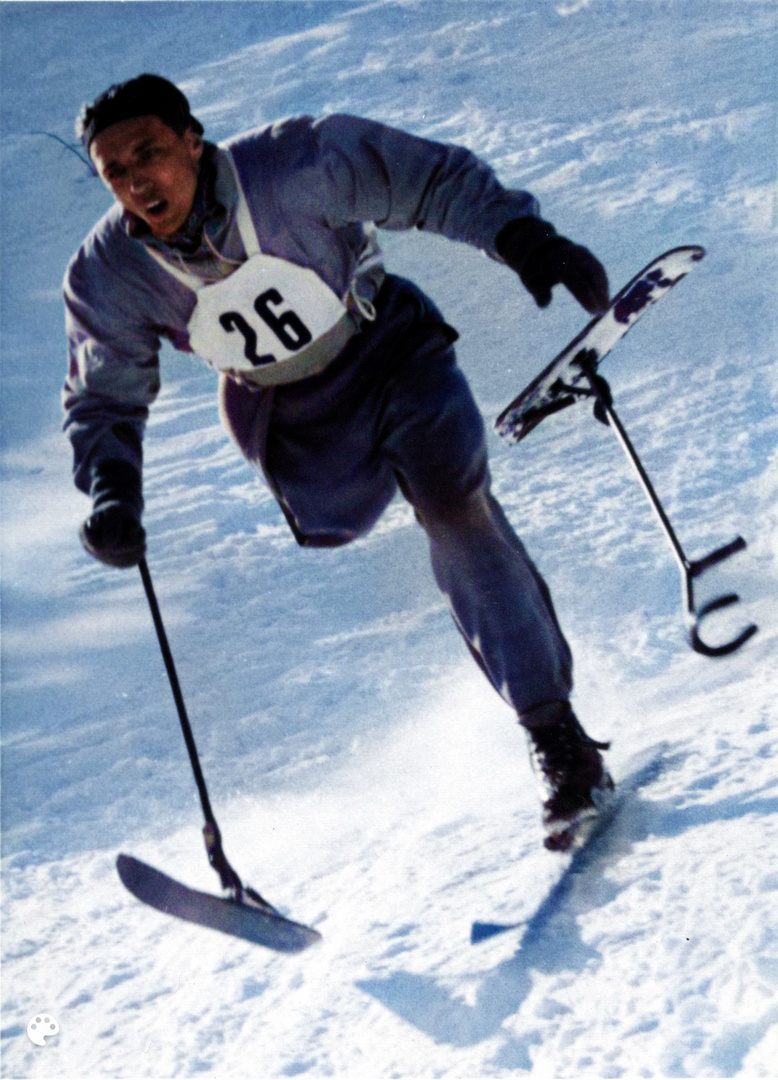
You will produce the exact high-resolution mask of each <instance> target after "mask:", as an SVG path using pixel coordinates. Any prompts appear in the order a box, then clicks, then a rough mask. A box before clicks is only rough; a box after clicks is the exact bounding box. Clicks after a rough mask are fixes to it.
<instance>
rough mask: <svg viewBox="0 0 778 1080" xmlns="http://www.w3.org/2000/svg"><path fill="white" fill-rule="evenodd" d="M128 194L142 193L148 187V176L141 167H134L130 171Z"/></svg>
mask: <svg viewBox="0 0 778 1080" xmlns="http://www.w3.org/2000/svg"><path fill="white" fill-rule="evenodd" d="M129 180H130V185H129V186H130V194H132V195H143V194H144V192H145V191H147V190H148V187H149V178H148V176H146V174H145V173H144V172H143V171H142V170H141V169H134V170H133V171H132V172H131V173H130V177H129Z"/></svg>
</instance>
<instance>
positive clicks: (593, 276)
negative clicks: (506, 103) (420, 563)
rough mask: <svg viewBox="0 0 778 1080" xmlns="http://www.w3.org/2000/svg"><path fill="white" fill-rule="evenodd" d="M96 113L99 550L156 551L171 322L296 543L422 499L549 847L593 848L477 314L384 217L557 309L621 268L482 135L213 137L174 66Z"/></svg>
mask: <svg viewBox="0 0 778 1080" xmlns="http://www.w3.org/2000/svg"><path fill="white" fill-rule="evenodd" d="M78 131H79V135H80V137H81V138H82V140H83V144H84V146H85V148H86V150H87V152H88V153H89V155H90V158H91V161H92V162H93V164H94V166H95V168H96V170H97V172H98V173H99V175H100V176H101V178H102V179H103V181H104V182H105V184H106V185H107V187H108V188H109V190H110V191H111V192H112V193H113V195H114V196H115V198H116V204H115V205H114V206H113V207H112V208H111V209H110V210H109V211H108V213H107V214H106V215H105V216H104V217H103V218H102V219H101V220H100V221H99V222H98V223H97V225H96V226H95V227H94V229H93V230H92V232H91V233H90V234H89V236H88V237H87V239H86V240H85V241H84V243H83V244H82V246H81V248H80V249H79V251H78V252H77V253H76V255H75V256H74V258H73V259H72V260H71V263H70V265H69V267H68V271H67V275H66V278H65V285H64V290H65V305H66V313H67V330H68V338H69V347H70V352H69V372H68V376H67V380H66V383H65V389H64V398H63V400H64V407H65V411H66V420H65V430H66V431H67V433H68V435H69V438H70V440H71V443H72V445H73V451H74V478H75V483H76V485H77V486H78V487H79V488H80V489H81V490H82V491H84V492H86V493H87V494H88V495H90V496H91V498H92V501H93V508H92V513H91V515H90V516H89V518H88V519H87V520H86V522H85V523H84V525H83V527H82V529H81V533H80V535H81V539H82V542H83V544H84V546H85V548H86V550H87V551H88V552H89V553H90V554H91V555H93V556H95V557H96V558H97V559H100V560H102V561H103V562H104V563H107V564H108V565H111V566H118V567H128V566H133V565H136V564H137V563H138V561H139V560H140V559H141V557H142V556H143V553H144V550H145V533H144V530H143V526H142V524H141V512H142V509H143V498H142V486H141V467H142V452H141V439H142V434H143V428H144V424H145V421H146V418H147V415H148V408H149V405H150V404H151V403H152V401H153V400H154V398H155V396H156V394H157V392H158V390H159V365H158V358H157V354H158V350H159V345H160V338H161V337H166V338H168V339H169V340H170V341H171V342H172V343H173V344H174V345H175V346H176V347H177V348H180V349H184V350H190V351H194V352H196V353H198V354H199V355H200V356H202V357H203V358H204V359H205V360H206V362H207V363H208V364H209V365H210V366H212V367H213V368H215V369H216V370H217V371H218V372H219V398H220V410H221V415H222V419H223V421H224V424H225V426H226V428H227V430H228V431H229V432H230V434H231V435H232V437H233V438H234V439H235V441H236V442H237V444H238V446H239V447H240V449H241V451H242V452H243V454H244V455H245V456H246V458H247V459H248V460H249V461H250V462H251V463H252V464H253V465H255V466H256V467H257V468H258V469H260V470H261V471H262V473H263V474H264V476H265V479H266V481H267V483H268V484H269V486H270V488H271V490H272V491H273V493H274V495H275V497H276V499H277V500H278V503H279V505H280V506H281V509H282V510H283V512H284V514H285V516H286V518H287V521H288V522H289V525H290V527H291V529H292V531H293V532H294V535H295V537H296V539H297V540H298V542H299V543H300V544H302V545H309V546H333V545H338V544H345V543H347V542H348V541H350V540H352V539H354V538H355V537H357V536H360V535H364V533H366V532H367V531H368V530H369V529H370V528H371V527H372V526H373V525H374V524H375V522H376V521H377V520H378V518H379V517H380V515H381V514H382V513H383V511H384V510H385V508H386V507H387V505H388V504H389V502H390V500H391V499H392V498H393V497H394V495H395V493H396V491H397V489H398V488H399V490H400V491H401V492H402V494H403V495H404V496H405V498H406V499H408V500H409V501H410V502H411V504H412V505H413V507H414V510H415V512H416V516H417V518H418V520H419V522H420V523H421V525H422V527H423V528H424V529H425V531H426V533H427V535H428V538H429V542H430V552H431V558H432V566H433V571H434V574H435V577H436V580H437V582H438V584H439V586H440V588H441V590H442V591H443V592H444V594H445V595H446V597H447V599H448V601H449V604H450V606H451V609H452V613H453V616H454V619H455V622H456V624H457V627H458V629H459V630H460V632H461V633H462V636H463V637H464V639H465V641H466V642H467V645H468V647H469V649H470V651H471V652H472V654H473V656H474V658H475V660H476V661H477V662H478V664H479V665H480V666H481V668H482V669H483V671H484V672H485V674H486V675H487V677H488V678H489V679H490V681H491V683H492V685H493V686H494V687H495V689H496V690H497V691H498V692H499V693H500V694H501V695H502V696H503V698H504V699H505V700H506V701H507V702H509V704H510V705H511V706H512V707H513V708H514V709H515V710H516V712H517V713H518V717H519V721H520V723H521V725H522V726H523V727H524V728H525V730H526V731H527V733H528V736H529V740H530V746H531V752H532V756H533V763H534V765H535V767H536V770H537V772H538V775H539V777H540V780H541V783H542V785H543V791H544V808H543V820H544V824H545V829H546V839H545V844H546V846H547V847H549V848H550V849H552V850H567V849H569V848H571V847H573V846H575V845H576V844H577V843H579V842H580V841H581V839H582V837H584V836H585V834H586V832H587V830H589V829H590V827H591V825H592V823H593V821H594V819H595V818H596V816H597V813H598V811H599V808H600V807H601V805H602V804H603V802H605V801H607V799H608V798H609V796H610V793H611V791H612V789H613V783H612V781H611V778H610V776H609V775H608V773H607V771H606V770H605V767H604V765H603V762H602V758H601V756H600V753H599V751H600V750H603V749H607V744H602V743H596V742H595V741H594V740H592V739H590V738H589V737H588V736H587V735H586V734H585V732H584V730H583V728H582V727H581V725H580V724H579V722H578V720H577V719H576V717H575V715H574V714H573V712H572V710H571V708H570V704H569V701H568V699H569V695H570V691H571V687H572V677H571V669H572V659H571V655H570V650H569V647H568V645H567V643H566V641H565V639H564V637H563V635H562V632H561V630H560V628H559V625H558V623H557V619H556V616H555V614H554V610H553V607H552V603H551V597H550V594H549V591H548V589H547V587H546V585H545V583H544V582H543V580H542V579H541V577H540V575H539V574H538V572H537V570H536V569H535V567H534V566H533V564H532V563H531V561H530V560H529V558H528V556H527V554H526V552H525V550H524V547H523V546H522V544H521V542H520V541H519V539H518V537H517V536H516V535H515V533H514V532H513V530H512V529H511V526H510V525H509V523H508V521H507V519H506V517H505V515H504V513H503V511H502V509H501V508H500V506H499V505H498V503H497V502H496V500H495V499H494V497H493V496H492V494H491V493H490V481H489V471H488V465H487V455H486V448H485V439H484V428H483V422H482V420H481V417H480V414H479V412H478V410H477V407H476V405H475V403H474V401H473V398H472V395H471V393H470V390H469V388H468V386H467V383H466V382H465V380H464V377H463V375H462V374H461V372H460V371H459V369H458V367H457V364H456V359H455V356H454V351H453V348H452V345H453V342H454V341H455V340H456V338H457V333H456V331H455V330H453V329H452V328H451V327H450V326H449V325H447V324H446V323H445V322H444V320H443V318H442V316H441V315H440V313H439V312H438V310H437V309H436V307H435V305H434V304H433V303H432V302H431V301H430V300H429V298H428V297H426V296H425V295H424V294H423V293H422V292H421V291H420V290H419V289H418V288H417V287H416V286H414V285H413V284H412V283H411V282H409V281H405V280H403V279H401V278H398V277H395V276H393V275H391V274H389V273H387V272H386V271H385V269H384V267H383V264H382V260H381V254H380V250H379V247H378V244H377V242H376V235H375V232H376V229H375V226H378V227H383V228H388V229H411V228H417V229H425V230H428V231H430V232H436V233H440V234H442V235H444V236H446V237H448V238H450V239H452V240H460V241H464V242H466V243H469V244H471V245H473V246H475V247H477V248H479V249H481V250H482V251H484V252H486V253H487V254H488V255H490V256H491V257H492V258H494V259H496V260H498V261H500V262H502V263H504V264H506V265H507V267H508V268H510V269H511V270H513V271H514V272H515V273H516V274H518V276H519V278H520V280H521V282H522V283H523V285H524V286H525V287H526V288H527V289H528V290H529V292H530V293H531V294H532V296H533V297H534V299H535V300H536V302H537V303H538V304H539V305H540V306H541V307H545V306H547V305H548V304H549V303H550V301H551V295H552V288H553V287H554V286H555V285H558V284H564V285H565V286H566V287H567V288H568V289H569V290H570V291H571V293H572V294H573V296H574V297H575V298H576V299H577V300H578V301H579V302H580V303H581V304H582V305H583V307H584V308H585V309H586V310H587V311H589V312H591V313H595V312H598V311H600V310H603V309H604V308H605V307H606V306H607V304H608V282H607V277H606V274H605V271H604V270H603V268H602V266H601V265H600V263H599V262H598V261H597V259H596V258H595V257H594V256H593V255H592V254H591V253H590V252H589V251H587V249H586V248H583V247H581V246H579V245H576V244H573V243H572V242H571V241H569V240H567V239H565V238H564V237H561V236H558V235H557V233H556V231H555V229H554V228H553V226H552V225H550V224H549V223H548V222H546V221H544V220H542V219H541V218H540V217H539V216H538V204H537V202H536V201H535V199H534V198H533V197H532V196H531V195H530V194H528V193H527V192H523V191H510V190H506V189H505V188H503V187H502V186H501V185H500V184H499V183H498V181H497V179H496V177H495V176H494V174H493V172H492V170H491V169H490V168H489V167H488V166H487V165H486V164H485V163H484V162H482V161H480V160H479V159H478V158H476V157H475V156H474V155H473V154H471V153H470V152H469V151H467V150H465V149H463V148H461V147H455V146H446V145H442V144H438V143H434V142H430V141H427V140H423V139H419V138H415V137H413V136H411V135H408V134H406V133H404V132H400V131H397V130H395V129H392V128H388V127H385V126H383V125H381V124H378V123H374V122H371V121H367V120H362V119H358V118H356V117H353V116H340V115H336V116H329V117H325V118H323V119H320V120H312V119H311V118H309V117H299V118H294V119H289V120H285V121H282V122H279V123H277V124H272V125H268V126H267V127H263V128H260V129H259V130H256V131H251V132H248V133H245V134H242V135H239V136H237V137H236V138H234V139H231V140H230V141H229V142H228V143H227V144H225V145H223V146H218V147H217V146H215V145H213V144H211V143H208V142H204V141H203V139H202V134H203V128H202V125H201V124H200V123H199V122H198V121H197V120H196V119H195V118H194V117H193V116H192V115H191V113H190V110H189V103H188V101H187V99H186V98H185V97H184V95H183V94H182V93H181V92H180V91H179V90H178V89H177V88H176V87H175V86H174V85H173V84H172V83H169V82H168V81H167V80H165V79H162V78H160V77H158V76H153V75H141V76H139V77H138V78H136V79H132V80H129V81H128V82H126V83H122V84H119V85H116V86H113V87H111V88H109V89H108V90H107V91H105V93H103V94H101V95H100V96H99V97H98V98H97V99H96V100H95V101H94V103H93V104H92V105H89V106H85V107H84V109H83V111H82V114H81V117H80V120H79V127H78ZM508 287H510V281H509V280H506V288H508Z"/></svg>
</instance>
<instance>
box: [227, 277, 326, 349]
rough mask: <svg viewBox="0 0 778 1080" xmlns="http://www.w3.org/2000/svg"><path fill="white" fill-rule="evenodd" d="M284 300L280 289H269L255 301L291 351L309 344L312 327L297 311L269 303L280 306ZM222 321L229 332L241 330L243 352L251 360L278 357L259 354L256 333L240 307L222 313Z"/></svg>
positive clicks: (274, 331)
mask: <svg viewBox="0 0 778 1080" xmlns="http://www.w3.org/2000/svg"><path fill="white" fill-rule="evenodd" d="M283 302H284V298H283V297H282V296H281V294H280V292H279V291H278V289H266V290H265V292H263V293H260V294H259V296H258V297H257V298H256V300H255V301H254V310H255V311H256V313H257V315H259V317H260V319H261V320H262V321H263V323H264V324H265V325H266V326H267V327H268V329H270V330H271V331H272V332H273V333H274V334H275V336H276V337H277V338H278V340H279V341H280V342H281V344H282V345H284V346H285V347H286V348H287V349H288V350H289V351H290V352H297V351H298V349H302V348H303V346H304V345H309V344H310V343H311V341H312V340H313V338H312V336H311V332H310V330H309V329H308V327H307V326H306V325H305V323H304V322H303V321H302V319H301V318H300V316H299V315H298V314H297V313H296V312H295V311H292V310H291V309H290V310H289V311H280V312H279V311H274V310H273V309H272V307H271V306H270V305H271V304H274V305H276V306H278V305H279V304H283ZM219 322H220V324H221V325H222V327H223V328H224V329H225V330H226V331H227V332H228V333H232V331H233V330H238V331H239V332H240V334H241V335H242V337H243V341H244V348H243V354H244V356H245V357H246V359H247V360H250V361H251V363H252V364H254V365H258V364H268V363H272V362H273V361H274V360H275V357H274V356H272V355H265V356H260V355H259V354H258V353H257V344H258V342H257V335H256V333H255V331H254V329H253V328H252V327H251V326H250V325H249V323H248V322H247V321H246V320H245V319H244V318H243V316H242V315H241V313H240V312H239V311H226V312H225V313H224V314H223V315H220V316H219Z"/></svg>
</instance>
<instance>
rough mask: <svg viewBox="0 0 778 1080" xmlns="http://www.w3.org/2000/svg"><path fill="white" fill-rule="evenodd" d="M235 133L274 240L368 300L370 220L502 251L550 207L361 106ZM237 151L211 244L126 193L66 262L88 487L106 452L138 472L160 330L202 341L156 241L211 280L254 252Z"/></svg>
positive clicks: (372, 268) (372, 285) (373, 277)
mask: <svg viewBox="0 0 778 1080" xmlns="http://www.w3.org/2000/svg"><path fill="white" fill-rule="evenodd" d="M224 145H225V147H226V148H227V149H228V150H229V152H230V154H231V155H232V159H233V162H234V164H235V166H236V169H237V173H238V176H239V178H240V183H241V187H242V188H243V191H244V193H245V195H246V199H247V202H248V204H249V209H250V212H251V216H252V219H253V221H254V226H255V228H256V231H257V236H258V239H259V243H260V246H261V248H262V250H263V251H264V252H266V253H267V254H269V255H275V256H278V257H280V258H284V259H288V260H290V261H291V262H294V263H297V264H298V265H302V266H305V267H310V268H311V269H313V270H315V271H316V273H317V274H318V275H319V276H320V277H321V278H322V279H323V280H324V281H325V282H326V283H327V284H328V285H329V286H330V287H331V288H332V289H333V290H334V291H335V292H336V293H337V294H338V295H339V296H344V297H345V296H346V295H347V294H350V296H351V297H352V299H354V300H355V301H356V303H357V304H359V303H360V302H361V301H370V300H372V299H373V298H374V296H375V293H376V291H377V288H378V286H379V284H380V279H381V273H380V271H379V272H377V269H376V268H377V262H378V260H377V259H376V257H375V256H376V253H377V250H378V249H377V245H376V242H375V239H374V236H373V230H371V229H370V228H369V227H366V226H370V225H371V224H372V223H374V224H375V225H377V226H378V227H379V228H383V229H410V228H414V227H415V228H418V229H424V230H426V231H429V232H434V233H440V234H441V235H443V236H446V237H448V238H449V239H451V240H460V241H463V242H464V243H467V244H470V245H472V246H473V247H476V248H479V249H480V250H482V251H484V252H486V253H487V254H488V255H490V256H491V257H492V258H495V259H498V260H499V255H498V254H497V252H496V251H495V248H494V241H495V238H496V236H497V234H498V233H499V231H500V229H501V228H502V227H503V226H504V225H505V224H506V223H507V222H508V221H511V220H513V219H515V218H518V217H522V216H526V215H533V216H536V215H537V214H538V205H537V202H536V201H535V199H534V198H533V197H532V196H531V195H530V194H528V193H527V192H524V191H510V190H507V189H505V188H503V187H502V186H501V185H500V183H499V182H498V180H497V179H496V177H495V175H494V173H493V171H492V170H491V168H489V166H488V165H486V164H485V163H484V162H483V161H481V160H479V159H478V158H477V157H475V155H473V154H472V153H471V152H470V151H468V150H465V149H464V148H462V147H456V146H448V145H444V144H440V143H435V142H430V141H428V140H425V139H420V138H417V137H415V136H412V135H409V134H407V133H405V132H402V131H398V130H397V129H394V128H390V127H386V126H385V125H382V124H379V123H375V122H373V121H369V120H363V119H359V118H356V117H353V116H345V115H334V116H328V117H325V118H323V119H320V120H314V119H312V118H311V117H299V118H294V119H289V120H284V121H280V122H278V123H276V124H271V125H268V126H266V127H263V128H260V129H258V130H256V131H250V132H248V133H246V134H243V135H239V136H237V137H235V138H234V139H231V140H230V141H229V142H228V143H226V144H224ZM225 152H226V151H225V149H216V148H211V155H212V161H213V162H214V163H215V183H214V184H213V189H212V191H211V192H210V194H209V196H208V198H209V199H210V201H211V202H212V203H214V204H215V206H216V208H217V210H218V211H219V212H218V213H212V210H213V207H210V206H206V207H205V211H206V221H205V225H204V226H203V229H204V231H205V232H206V233H207V239H208V240H210V245H208V247H207V248H206V247H201V248H200V249H199V250H192V249H191V247H182V245H181V244H179V243H170V244H163V243H161V242H159V241H154V240H153V238H152V237H151V236H150V235H144V234H143V232H142V230H141V231H140V234H139V230H138V228H137V223H133V220H132V219H131V218H130V217H129V215H127V214H126V213H125V212H124V211H123V210H122V208H121V206H119V205H118V204H115V205H114V206H113V207H112V208H111V209H110V210H109V211H108V213H107V214H105V215H104V217H103V218H102V219H101V220H100V221H99V222H98V223H97V224H96V225H95V227H94V228H93V229H92V231H91V232H90V233H89V235H88V236H87V238H86V239H85V241H84V242H83V244H82V245H81V247H80V248H79V250H78V251H77V252H76V254H75V255H74V257H73V258H72V259H71V261H70V264H69V265H68V269H67V273H66V275H65V281H64V296H65V309H66V327H67V335H68V361H69V364H68V374H67V378H66V381H65V386H64V390H63V405H64V409H65V424H64V428H65V431H66V432H67V435H68V437H69V438H70V441H71V443H72V445H73V453H74V480H75V483H76V486H77V487H79V488H80V489H81V490H82V491H85V492H87V493H89V492H90V489H91V485H92V477H93V475H94V470H95V467H96V466H97V465H98V464H99V463H100V462H103V461H107V460H120V461H124V462H126V463H128V464H130V465H132V466H134V467H135V468H137V469H138V470H139V471H140V468H141V460H142V455H141V440H142V436H143V429H144V426H145V422H146V419H147V417H148V409H149V406H150V405H151V403H152V402H153V401H154V399H155V397H156V395H157V393H158V391H159V385H160V382H159V360H158V352H159V348H160V344H161V339H162V338H166V339H167V340H169V341H170V342H171V343H172V344H173V345H174V346H175V347H176V348H177V349H182V350H188V351H191V348H190V346H189V341H188V336H187V329H186V328H187V323H188V321H189V318H190V316H191V314H192V311H193V310H194V306H195V303H196V298H195V294H194V293H193V292H192V290H191V289H189V288H187V287H186V286H185V285H183V284H182V283H181V282H179V281H177V280H176V279H175V278H173V277H172V276H171V275H170V274H168V273H167V271H166V270H164V269H163V268H162V267H160V266H159V265H158V264H157V262H155V260H154V259H153V258H152V257H151V256H150V255H149V253H148V251H147V250H146V245H147V244H148V243H151V244H153V245H154V246H155V247H156V248H157V250H158V251H160V252H161V253H162V254H163V255H164V256H165V257H166V258H169V259H170V260H171V261H175V260H178V261H179V262H181V263H183V265H185V266H186V267H187V269H190V270H193V271H194V272H195V273H196V274H197V275H198V276H199V277H200V278H201V279H202V280H205V281H209V280H215V279H218V278H219V277H220V276H224V274H225V273H228V272H229V269H230V268H231V267H232V266H234V265H235V260H242V259H244V258H245V251H244V250H243V246H242V243H241V240H240V236H239V234H238V231H237V226H236V223H235V209H236V205H237V192H236V190H235V184H234V179H233V178H232V170H231V169H230V168H229V166H228V165H227V167H225V163H224V160H223V155H224V154H225ZM209 215H210V216H209ZM214 249H215V251H216V253H217V254H216V255H214V253H213V251H214ZM230 260H232V261H230Z"/></svg>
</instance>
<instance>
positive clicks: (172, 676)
mask: <svg viewBox="0 0 778 1080" xmlns="http://www.w3.org/2000/svg"><path fill="white" fill-rule="evenodd" d="M138 569H139V570H140V576H141V578H142V580H143V588H144V589H145V592H146V599H147V600H148V602H149V608H150V610H151V617H152V619H153V621H154V629H155V630H156V632H157V639H158V641H159V647H160V650H161V651H162V659H163V660H164V662H165V669H166V671H167V675H168V680H169V681H170V689H171V690H172V691H173V700H174V701H175V703H176V710H177V712H178V719H179V721H180V722H181V730H182V732H183V735H184V742H185V743H186V749H187V751H188V753H189V761H190V762H191V765H192V772H193V773H194V778H195V783H196V784H197V790H198V792H199V795H200V802H201V804H202V808H203V816H204V817H205V825H204V826H203V836H204V838H205V849H206V851H207V852H208V861H209V863H210V864H211V866H212V867H213V868H214V870H215V871H216V873H217V874H218V875H219V877H220V878H221V883H222V888H223V889H225V890H227V891H229V892H230V893H231V894H232V897H233V899H235V900H240V898H241V896H242V894H243V892H244V887H243V884H242V882H241V880H240V878H239V877H238V875H237V874H236V873H235V871H234V870H233V868H232V867H231V866H230V864H229V863H228V862H227V857H226V856H225V854H224V850H223V848H222V838H221V833H220V831H219V826H218V825H217V823H216V817H215V816H214V813H213V809H212V807H211V801H210V799H209V798H208V789H207V787H206V786H205V777H204V776H203V770H202V768H201V767H200V758H199V756H198V753H197V746H196V745H195V740H194V735H193V734H192V726H191V724H190V723H189V717H188V716H187V713H186V706H185V705H184V696H183V694H182V693H181V684H180V683H179V681H178V675H177V674H176V666H175V663H174V662H173V653H172V652H171V650H170V645H169V644H168V640H167V634H166V633H165V626H164V623H163V622H162V614H161V612H160V610H159V604H158V603H157V597H156V594H155V592H154V585H153V584H152V581H151V574H150V572H149V568H148V564H147V562H146V559H145V556H144V557H141V559H140V562H139V563H138ZM248 891H249V892H252V893H253V890H248ZM260 899H261V898H260Z"/></svg>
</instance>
